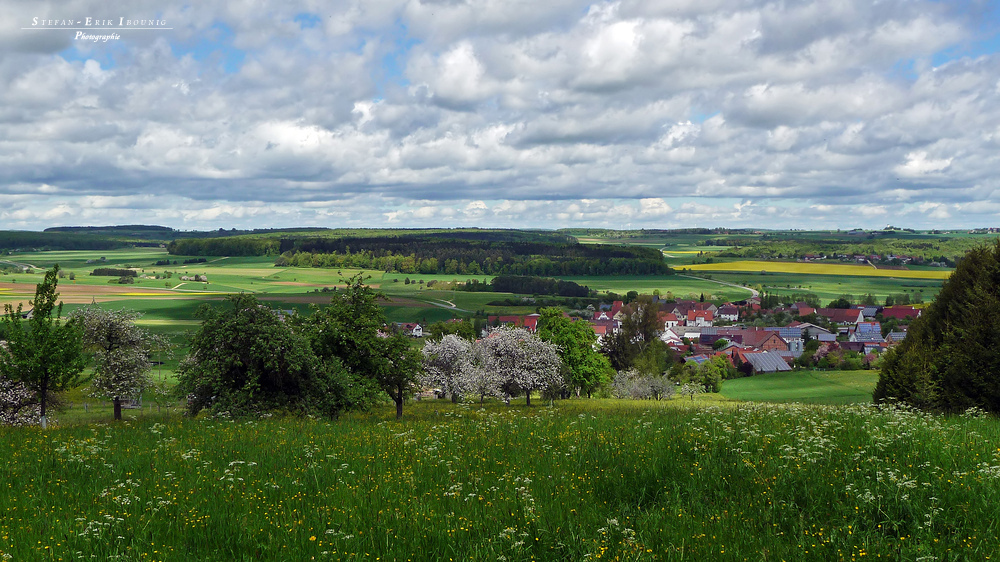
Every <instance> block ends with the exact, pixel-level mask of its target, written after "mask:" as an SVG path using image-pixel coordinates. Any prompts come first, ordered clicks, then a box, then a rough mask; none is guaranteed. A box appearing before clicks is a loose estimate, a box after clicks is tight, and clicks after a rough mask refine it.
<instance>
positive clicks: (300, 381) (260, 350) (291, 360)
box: [177, 293, 353, 417]
mask: <svg viewBox="0 0 1000 562" xmlns="http://www.w3.org/2000/svg"><path fill="white" fill-rule="evenodd" d="M199 315H200V316H201V317H202V318H203V321H202V324H201V327H199V328H198V331H197V332H196V333H195V334H194V336H193V337H192V338H191V348H190V353H189V354H188V357H187V358H185V360H184V361H183V362H182V363H181V366H180V369H179V372H178V376H177V391H178V393H179V394H180V395H181V396H182V397H186V398H187V400H188V411H189V413H191V414H197V413H198V412H199V411H201V410H202V409H208V410H210V411H212V412H213V413H216V414H218V413H222V412H227V413H229V414H230V415H234V416H248V415H255V414H260V413H263V412H269V411H279V412H281V411H285V412H292V413H299V414H306V413H316V414H320V415H324V416H328V417H333V416H335V415H337V414H338V413H339V412H340V411H342V410H344V409H346V408H348V407H350V406H351V405H352V403H353V400H352V385H351V383H352V382H353V381H351V380H350V378H349V376H348V374H347V373H346V370H345V369H344V368H343V367H342V366H341V365H340V363H339V362H337V361H320V360H318V358H317V357H316V355H315V354H314V353H313V351H312V349H311V348H310V346H309V341H308V339H307V338H306V337H304V335H303V334H301V333H300V332H298V331H296V330H294V329H293V324H292V323H291V322H287V321H285V319H283V318H282V317H281V316H280V315H279V314H278V311H276V310H274V309H272V308H270V307H268V306H265V305H263V304H261V303H260V302H258V301H257V298H256V297H254V296H253V295H248V294H244V293H240V294H238V295H232V296H229V297H227V298H226V303H225V305H223V306H216V307H211V306H207V305H206V306H205V307H203V308H202V309H201V310H200V311H199Z"/></svg>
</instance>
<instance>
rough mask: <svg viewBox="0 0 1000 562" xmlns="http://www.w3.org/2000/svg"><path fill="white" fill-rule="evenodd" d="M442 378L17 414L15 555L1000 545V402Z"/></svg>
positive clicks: (824, 553)
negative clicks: (274, 406) (272, 408)
mask: <svg viewBox="0 0 1000 562" xmlns="http://www.w3.org/2000/svg"><path fill="white" fill-rule="evenodd" d="M690 404H691V402H689V401H688V400H686V399H684V400H682V399H679V398H675V399H673V400H669V401H666V402H618V401H606V400H585V399H583V400H568V401H559V402H557V403H556V404H555V406H554V407H548V406H536V407H533V408H524V407H523V406H503V405H502V404H491V405H488V406H487V407H486V408H480V407H479V406H468V405H458V406H454V405H452V404H451V403H450V402H447V401H425V402H421V403H416V404H411V405H409V406H407V409H406V416H405V418H404V420H403V421H402V422H396V421H390V419H391V417H392V415H393V414H392V411H391V410H389V409H385V410H381V409H380V410H377V411H375V412H372V413H370V414H363V415H362V414H355V415H350V416H346V417H343V418H341V419H340V420H337V421H334V422H325V421H319V420H296V419H284V420H282V419H270V420H255V421H233V420H228V419H196V420H191V419H177V418H157V417H156V414H155V412H154V413H149V414H147V416H148V417H147V418H146V419H144V420H143V421H137V422H125V423H120V424H113V425H100V426H90V427H70V428H62V429H53V430H48V431H40V430H38V429H35V428H29V429H11V428H0V459H2V460H0V473H2V474H3V475H4V485H5V488H6V491H5V493H4V494H0V510H2V511H3V513H4V517H3V518H2V519H0V558H2V559H5V560H6V559H10V560H60V559H62V560H71V559H72V560H77V559H96V560H114V559H118V560H163V561H174V560H180V561H187V560H202V561H227V562H228V561H234V560H235V561H250V560H276V561H298V560H313V559H316V560H373V559H383V560H435V561H436V560H442V559H452V560H490V561H493V560H589V559H609V560H677V561H679V560H858V559H866V558H873V559H877V558H881V559H889V560H932V559H933V560H987V559H990V558H991V557H994V556H995V555H997V554H998V551H1000V547H998V542H997V537H998V533H1000V527H998V523H997V521H996V517H995V513H996V504H997V502H998V501H1000V486H998V485H997V484H998V478H1000V470H998V468H997V466H998V465H1000V449H998V444H1000V425H998V424H997V421H996V420H995V419H959V418H954V419H948V418H941V417H934V416H925V415H921V414H916V413H913V412H910V411H906V410H892V409H889V410H882V411H879V410H876V409H874V408H872V407H870V406H850V407H843V406H841V407H818V406H812V407H804V406H796V407H789V406H777V405H776V406H765V405H730V406H727V407H724V408H719V407H713V406H706V405H705V403H703V402H701V401H700V400H698V401H695V402H694V405H693V406H691V405H690Z"/></svg>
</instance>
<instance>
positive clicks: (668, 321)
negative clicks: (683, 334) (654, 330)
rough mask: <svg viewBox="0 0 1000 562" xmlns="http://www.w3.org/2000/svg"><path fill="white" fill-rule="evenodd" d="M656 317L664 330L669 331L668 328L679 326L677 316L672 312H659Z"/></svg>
mask: <svg viewBox="0 0 1000 562" xmlns="http://www.w3.org/2000/svg"><path fill="white" fill-rule="evenodd" d="M658 316H659V318H660V322H663V329H664V330H669V329H670V328H673V327H674V326H677V325H679V324H680V320H678V319H677V315H676V314H674V313H673V312H662V311H661V312H660V313H659V315H658Z"/></svg>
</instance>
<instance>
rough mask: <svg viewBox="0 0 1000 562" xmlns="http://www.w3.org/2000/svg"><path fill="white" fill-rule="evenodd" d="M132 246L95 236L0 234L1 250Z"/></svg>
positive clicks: (31, 233) (101, 248)
mask: <svg viewBox="0 0 1000 562" xmlns="http://www.w3.org/2000/svg"><path fill="white" fill-rule="evenodd" d="M134 245H136V244H135V243H134V242H129V241H126V240H120V239H114V238H109V237H107V236H97V235H79V234H67V233H61V232H25V231H10V230H8V231H2V232H0V249H3V250H21V251H31V250H38V251H46V250H115V249H118V248H127V247H129V246H134Z"/></svg>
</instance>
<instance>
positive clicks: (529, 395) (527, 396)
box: [524, 390, 531, 406]
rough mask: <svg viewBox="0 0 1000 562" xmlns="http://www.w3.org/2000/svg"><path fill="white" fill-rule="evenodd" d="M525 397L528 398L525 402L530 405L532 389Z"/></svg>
mask: <svg viewBox="0 0 1000 562" xmlns="http://www.w3.org/2000/svg"><path fill="white" fill-rule="evenodd" d="M524 397H525V398H526V399H527V402H525V403H526V404H527V405H528V406H531V391H530V390H529V391H527V392H525V393H524Z"/></svg>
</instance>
